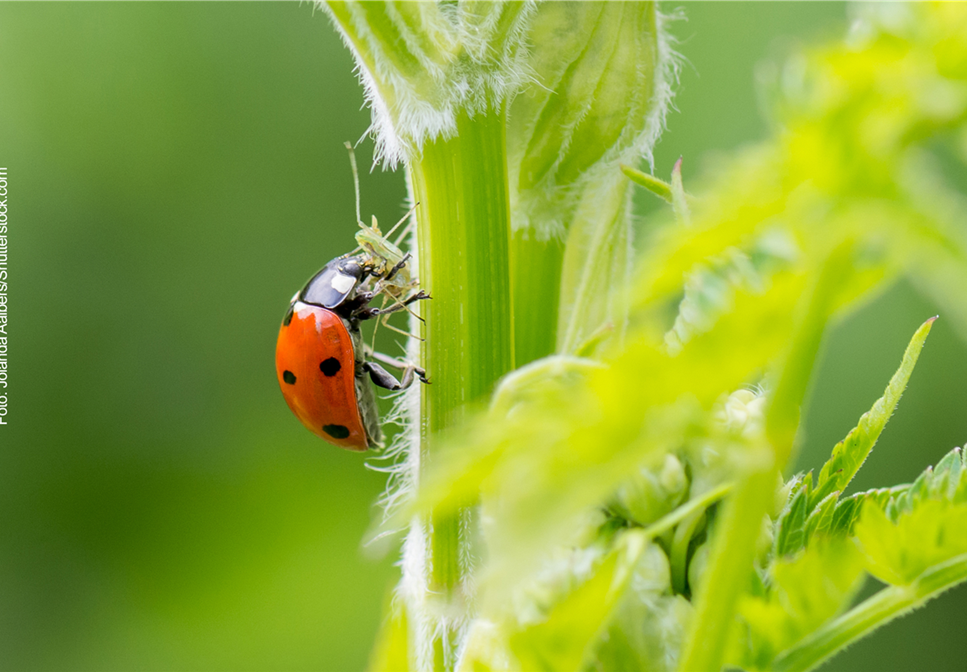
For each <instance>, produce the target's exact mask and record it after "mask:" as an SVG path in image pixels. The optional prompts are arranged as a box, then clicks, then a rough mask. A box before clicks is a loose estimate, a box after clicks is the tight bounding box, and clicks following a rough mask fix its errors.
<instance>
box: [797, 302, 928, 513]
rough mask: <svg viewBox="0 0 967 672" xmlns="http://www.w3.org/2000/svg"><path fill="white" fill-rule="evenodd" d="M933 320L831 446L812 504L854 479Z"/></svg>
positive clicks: (888, 416) (916, 334)
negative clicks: (843, 435) (880, 389)
mask: <svg viewBox="0 0 967 672" xmlns="http://www.w3.org/2000/svg"><path fill="white" fill-rule="evenodd" d="M936 319H937V318H936V317H933V318H931V319H929V320H927V321H926V322H924V323H923V324H922V325H921V326H920V328H919V329H917V331H916V333H915V334H914V335H913V338H912V339H910V343H909V345H907V349H906V351H905V352H904V353H903V360H902V362H901V363H900V368H899V369H897V372H896V373H894V374H893V377H892V378H891V379H890V383H889V384H888V385H887V386H886V391H885V392H884V393H883V396H882V397H880V398H879V399H877V400H876V402H875V403H874V404H873V408H871V409H870V410H869V411H867V412H866V413H864V414H863V415H862V416H861V417H860V421H859V422H858V423H857V425H856V427H854V428H853V429H852V430H850V432H849V434H847V435H846V438H845V439H843V440H842V441H840V442H839V443H837V444H836V447H835V448H833V454H832V456H830V458H829V460H827V462H826V464H824V465H823V468H822V470H821V471H820V472H819V478H818V480H817V482H816V495H815V496H814V500H815V501H814V502H812V505H813V506H815V503H816V502H818V501H819V499H821V498H822V497H825V496H826V493H827V491H828V490H839V491H840V492H842V491H843V490H845V489H846V486H847V485H848V484H849V482H850V481H851V480H853V476H855V475H856V472H857V471H859V469H860V467H861V466H863V462H864V461H865V460H866V458H867V456H868V455H869V454H870V451H871V450H873V446H874V445H875V444H876V440H877V439H878V438H879V437H880V432H882V431H883V428H884V427H885V426H886V423H887V421H888V420H889V419H890V416H891V415H893V411H894V410H895V409H896V406H897V403H898V402H899V401H900V396H901V395H902V394H903V391H904V390H905V389H906V387H907V382H908V381H909V380H910V375H911V374H912V373H913V367H914V366H916V364H917V358H918V357H919V356H920V351H921V350H922V349H923V344H924V342H925V341H926V340H927V335H928V334H929V333H930V328H931V327H932V326H933V323H934V320H936Z"/></svg>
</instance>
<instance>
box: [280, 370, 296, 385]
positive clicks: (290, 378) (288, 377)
mask: <svg viewBox="0 0 967 672" xmlns="http://www.w3.org/2000/svg"><path fill="white" fill-rule="evenodd" d="M282 380H284V381H285V382H287V383H288V384H289V385H295V374H294V373H292V372H291V371H283V372H282Z"/></svg>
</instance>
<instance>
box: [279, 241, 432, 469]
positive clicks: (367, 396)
mask: <svg viewBox="0 0 967 672" xmlns="http://www.w3.org/2000/svg"><path fill="white" fill-rule="evenodd" d="M391 270H392V269H391ZM377 273H378V271H377V269H375V268H374V266H373V265H372V264H371V263H369V262H368V260H367V259H366V258H365V257H362V256H358V257H352V256H342V257H337V258H336V259H333V260H332V261H330V262H329V263H328V264H326V265H325V266H324V267H323V268H322V270H320V271H319V272H318V273H316V275H314V276H313V277H312V279H310V280H309V282H308V283H306V285H305V287H303V288H302V290H301V291H299V292H298V293H296V295H295V296H293V297H292V301H291V302H290V304H289V309H288V310H287V311H286V313H285V317H284V318H283V320H282V327H281V328H280V329H279V339H278V342H277V344H276V349H275V369H276V374H277V376H278V379H279V387H280V388H281V389H282V396H284V397H285V401H286V403H287V404H288V405H289V408H290V409H292V412H293V413H294V414H295V415H296V417H297V418H299V420H300V421H301V422H302V424H303V425H305V426H306V427H307V428H308V429H309V431H311V432H313V433H314V434H316V435H317V436H319V437H321V438H323V439H325V440H326V441H328V442H329V443H332V444H334V445H337V446H339V447H340V448H346V449H348V450H356V451H365V450H367V449H369V448H378V447H381V446H382V432H381V429H380V425H379V413H378V410H377V407H376V396H375V394H374V392H373V388H372V387H371V386H370V385H369V383H367V381H366V380H365V379H366V378H367V377H368V378H369V379H370V380H371V381H372V382H373V383H374V384H375V385H377V386H379V387H381V388H384V389H387V390H402V389H405V388H407V387H409V386H410V385H411V384H412V383H413V381H414V380H415V379H416V378H419V380H421V381H422V382H424V383H427V382H429V381H428V380H427V378H426V372H425V371H424V370H423V369H421V368H418V367H416V366H413V365H412V364H406V363H404V362H400V361H399V360H396V359H393V358H391V357H387V356H385V355H381V354H379V353H373V352H368V351H367V348H366V347H365V345H364V343H363V339H362V334H361V333H360V329H359V324H360V322H361V321H363V320H366V319H371V318H374V317H377V316H381V315H386V314H389V313H393V312H396V311H397V310H403V309H405V306H406V305H408V304H411V303H413V302H414V301H419V300H422V299H428V298H430V297H429V296H428V295H427V294H426V293H424V292H423V291H418V292H416V293H415V294H413V295H412V296H411V297H409V298H407V299H405V300H403V301H400V302H399V303H398V304H397V305H394V306H392V307H390V308H387V309H380V308H375V307H370V306H369V302H370V301H371V300H372V299H373V298H374V296H375V294H374V293H373V292H372V291H369V289H368V284H367V283H368V281H369V279H370V278H375V279H376V280H379V277H378V275H377ZM367 354H368V355H369V356H370V357H372V358H373V359H379V360H380V361H382V362H383V363H385V364H387V365H389V366H393V367H396V368H399V369H401V370H402V371H403V376H402V380H397V379H396V378H395V377H394V376H393V375H392V374H391V373H389V372H388V371H386V369H384V368H383V367H382V366H380V365H379V364H378V363H376V362H375V361H370V360H369V359H367Z"/></svg>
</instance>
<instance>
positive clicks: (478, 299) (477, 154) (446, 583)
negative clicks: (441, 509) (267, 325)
mask: <svg viewBox="0 0 967 672" xmlns="http://www.w3.org/2000/svg"><path fill="white" fill-rule="evenodd" d="M409 168H410V180H411V185H412V189H413V195H414V197H415V199H416V201H417V202H418V203H419V204H420V205H419V208H418V209H417V221H418V222H419V224H418V226H419V231H418V238H419V257H420V282H421V284H422V286H423V288H424V289H426V290H427V291H428V292H429V293H430V295H431V296H432V297H433V299H432V300H431V301H425V302H423V305H422V306H421V309H422V314H423V317H424V318H425V319H426V323H425V325H424V334H423V335H424V337H425V339H426V340H425V341H424V342H423V344H422V363H423V366H424V367H425V368H426V370H427V372H428V373H429V375H430V378H431V381H432V384H430V385H425V386H423V388H422V395H423V396H422V406H421V409H422V410H421V412H422V418H421V424H420V432H421V455H420V463H421V467H422V469H425V468H426V466H427V465H428V464H429V463H430V462H431V461H432V459H433V456H432V454H430V453H429V451H428V449H427V445H428V444H427V439H428V438H429V437H431V436H433V435H434V434H436V433H437V432H439V431H441V430H443V429H446V428H447V427H450V426H451V425H453V424H454V423H455V422H456V421H457V420H459V419H460V417H461V415H462V413H463V412H464V409H465V408H466V405H467V404H469V403H472V402H475V401H481V400H484V399H486V398H487V397H488V396H489V394H490V393H491V391H492V390H493V387H494V384H495V383H496V382H497V380H498V379H499V378H500V377H501V376H503V375H504V374H505V373H507V372H508V371H510V370H511V368H512V366H513V341H512V334H513V318H512V306H511V292H510V258H509V257H510V255H509V242H510V206H509V202H508V197H507V169H506V148H505V138H504V123H503V117H502V113H500V112H491V113H490V114H487V115H477V116H476V117H474V118H472V119H471V118H470V117H469V116H467V115H466V114H461V115H460V116H459V117H458V119H457V134H456V135H455V136H454V137H453V138H450V139H437V140H435V141H433V142H429V143H427V144H426V145H425V146H424V147H423V152H422V155H421V156H420V157H418V158H417V159H416V160H414V161H413V162H412V163H411V164H410V167H409ZM430 522H431V524H430V526H429V536H430V539H429V540H428V555H429V567H430V575H429V576H428V577H427V578H428V582H429V590H430V593H431V594H432V595H434V596H436V597H437V598H438V599H442V600H444V601H445V602H446V603H450V602H452V601H453V598H454V596H455V594H456V593H457V592H458V590H459V588H460V585H461V580H462V578H463V576H462V571H463V570H462V567H461V562H460V558H461V556H462V551H461V549H462V544H463V543H464V540H462V539H461V514H459V513H458V514H455V515H435V514H434V515H432V516H431V521H430ZM444 630H446V628H444ZM444 640H448V641H444ZM455 645H456V643H455V632H453V631H449V630H448V631H446V632H444V633H443V635H442V639H438V640H437V641H435V642H434V643H433V650H434V658H435V660H434V668H435V669H441V670H442V669H447V668H448V667H449V666H450V665H451V661H450V660H449V658H452V656H451V655H450V653H452V651H453V650H454V649H455ZM448 652H449V653H448Z"/></svg>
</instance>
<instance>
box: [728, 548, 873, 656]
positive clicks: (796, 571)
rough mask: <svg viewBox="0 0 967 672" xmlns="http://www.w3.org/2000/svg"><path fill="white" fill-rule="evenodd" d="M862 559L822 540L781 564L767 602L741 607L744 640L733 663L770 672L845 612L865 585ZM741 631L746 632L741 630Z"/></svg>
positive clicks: (745, 602)
mask: <svg viewBox="0 0 967 672" xmlns="http://www.w3.org/2000/svg"><path fill="white" fill-rule="evenodd" d="M863 566H864V564H863V558H862V556H861V555H860V553H859V552H858V551H857V550H856V548H855V547H854V546H853V544H852V543H850V542H849V541H846V540H842V539H839V540H824V541H820V542H818V543H816V544H813V545H811V546H810V547H808V548H807V549H806V550H805V551H804V552H802V553H801V554H800V555H798V556H796V557H793V558H787V559H781V560H779V561H777V562H776V563H775V564H774V565H773V566H772V567H771V569H770V573H771V576H772V581H771V584H770V586H769V588H768V592H767V594H766V596H764V597H751V596H746V597H744V598H743V599H742V601H741V603H740V606H739V614H740V616H741V619H742V621H743V622H744V624H745V628H747V630H746V635H745V637H737V638H736V639H735V640H734V642H735V644H734V646H735V648H734V649H733V651H732V654H731V661H730V662H731V663H732V664H734V665H739V666H741V667H746V668H751V669H759V670H767V669H769V668H770V663H771V661H772V660H773V659H774V658H775V657H776V655H778V654H779V653H780V652H782V651H783V650H785V649H788V648H789V647H791V646H792V645H794V644H795V643H797V642H799V641H801V640H802V639H803V638H805V637H806V636H807V635H809V634H810V633H811V632H813V631H814V630H816V629H817V628H818V627H819V626H821V625H822V624H823V623H825V622H826V621H828V620H829V619H831V618H833V617H834V616H836V615H837V614H838V613H840V612H841V611H842V610H843V609H845V608H846V607H847V606H848V605H849V602H850V600H851V599H852V597H853V595H855V594H856V591H857V590H858V589H859V587H860V586H861V584H862V576H863ZM739 630H740V631H741V630H742V628H741V627H740V628H739Z"/></svg>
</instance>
